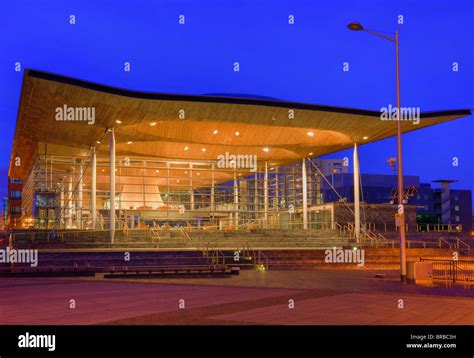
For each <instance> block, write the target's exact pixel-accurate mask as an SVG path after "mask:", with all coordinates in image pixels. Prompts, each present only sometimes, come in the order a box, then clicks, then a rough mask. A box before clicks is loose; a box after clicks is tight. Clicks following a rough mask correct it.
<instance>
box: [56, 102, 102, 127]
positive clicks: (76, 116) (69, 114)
mask: <svg viewBox="0 0 474 358" xmlns="http://www.w3.org/2000/svg"><path fill="white" fill-rule="evenodd" d="M55 118H56V120H57V121H78V122H87V124H89V125H93V124H94V123H95V107H68V106H67V105H66V104H65V105H64V106H62V107H56V117H55Z"/></svg>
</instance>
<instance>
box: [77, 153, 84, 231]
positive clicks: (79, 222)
mask: <svg viewBox="0 0 474 358" xmlns="http://www.w3.org/2000/svg"><path fill="white" fill-rule="evenodd" d="M82 174H83V172H82V162H81V164H80V165H79V177H78V179H79V185H78V188H77V191H78V192H77V210H76V226H77V228H78V229H79V230H82V203H83V200H82V199H83V195H82Z"/></svg>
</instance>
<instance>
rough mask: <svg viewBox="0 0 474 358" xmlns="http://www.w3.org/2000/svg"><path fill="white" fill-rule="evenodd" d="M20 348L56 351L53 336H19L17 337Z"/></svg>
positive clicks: (27, 334) (26, 334)
mask: <svg viewBox="0 0 474 358" xmlns="http://www.w3.org/2000/svg"><path fill="white" fill-rule="evenodd" d="M18 347H20V348H48V351H50V352H52V351H54V350H55V349H56V336H55V335H54V334H43V335H39V334H29V333H28V332H26V333H25V334H21V335H19V336H18Z"/></svg>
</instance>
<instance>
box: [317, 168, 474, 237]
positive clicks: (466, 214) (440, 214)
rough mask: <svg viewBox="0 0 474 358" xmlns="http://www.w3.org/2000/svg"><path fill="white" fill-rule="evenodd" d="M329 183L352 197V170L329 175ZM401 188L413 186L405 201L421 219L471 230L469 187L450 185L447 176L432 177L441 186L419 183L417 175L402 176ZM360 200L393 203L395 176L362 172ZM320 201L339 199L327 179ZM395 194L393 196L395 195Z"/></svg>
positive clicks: (347, 198) (371, 202)
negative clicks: (452, 186)
mask: <svg viewBox="0 0 474 358" xmlns="http://www.w3.org/2000/svg"><path fill="white" fill-rule="evenodd" d="M328 179H329V177H328ZM331 180H332V181H333V183H332V185H333V186H334V187H335V189H336V190H337V191H338V193H339V194H340V195H341V196H342V197H343V198H345V199H346V200H347V201H348V202H353V201H354V185H353V174H352V173H342V174H337V175H334V176H332V178H331ZM403 182H404V188H405V190H408V189H409V188H414V189H416V190H414V191H413V190H412V194H413V195H412V196H410V197H409V198H408V200H407V202H406V204H410V205H415V206H417V207H418V208H417V217H418V221H419V222H422V223H430V224H434V223H439V224H453V225H456V224H460V225H462V229H463V231H472V227H473V225H472V193H471V191H470V190H460V189H451V188H449V183H451V182H452V181H449V180H440V181H435V182H436V183H440V184H441V186H442V187H441V188H432V187H431V185H430V184H427V183H420V177H419V176H411V175H407V176H404V177H403ZM361 183H362V191H361V193H360V195H361V200H362V201H364V202H365V203H368V204H383V203H393V202H396V200H393V198H394V193H395V194H396V188H397V176H396V175H381V174H361ZM322 188H323V189H322V197H323V202H324V203H328V202H332V201H337V200H339V197H338V196H337V194H336V193H335V192H334V191H333V190H332V189H331V188H330V187H329V185H328V184H327V183H324V184H323V186H322ZM395 197H396V196H395Z"/></svg>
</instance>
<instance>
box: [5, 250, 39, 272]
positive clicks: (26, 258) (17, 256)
mask: <svg viewBox="0 0 474 358" xmlns="http://www.w3.org/2000/svg"><path fill="white" fill-rule="evenodd" d="M0 263H2V264H9V263H12V264H24V263H29V264H30V266H31V267H36V266H38V250H26V249H24V250H23V249H18V250H16V249H11V250H10V248H9V247H7V248H6V249H4V250H0Z"/></svg>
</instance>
